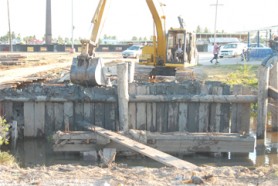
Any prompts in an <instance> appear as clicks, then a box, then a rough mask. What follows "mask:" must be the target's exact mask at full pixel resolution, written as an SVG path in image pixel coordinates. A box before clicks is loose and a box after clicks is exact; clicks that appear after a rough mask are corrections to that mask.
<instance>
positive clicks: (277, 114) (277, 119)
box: [268, 61, 278, 131]
mask: <svg viewBox="0 0 278 186" xmlns="http://www.w3.org/2000/svg"><path fill="white" fill-rule="evenodd" d="M268 96H269V97H271V98H273V99H276V101H272V103H273V106H275V107H278V101H277V100H278V63H277V61H276V62H275V63H274V65H273V68H271V70H270V72H269V88H268ZM271 126H272V131H278V109H277V110H273V111H271Z"/></svg>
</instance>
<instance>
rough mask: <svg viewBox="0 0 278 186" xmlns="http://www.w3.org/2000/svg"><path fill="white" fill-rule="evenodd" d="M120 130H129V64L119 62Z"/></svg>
mask: <svg viewBox="0 0 278 186" xmlns="http://www.w3.org/2000/svg"><path fill="white" fill-rule="evenodd" d="M117 75H118V86H117V91H118V103H119V120H120V130H123V131H124V132H127V131H128V99H129V95H128V64H127V63H120V64H117Z"/></svg>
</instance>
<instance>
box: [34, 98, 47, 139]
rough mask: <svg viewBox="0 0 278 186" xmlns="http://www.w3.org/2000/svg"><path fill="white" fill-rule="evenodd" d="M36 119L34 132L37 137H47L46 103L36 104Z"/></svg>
mask: <svg viewBox="0 0 278 186" xmlns="http://www.w3.org/2000/svg"><path fill="white" fill-rule="evenodd" d="M34 106H35V110H34V112H35V113H34V114H35V118H34V122H35V123H34V125H35V126H34V127H35V128H34V130H35V137H44V136H45V103H44V102H39V103H35V105H34Z"/></svg>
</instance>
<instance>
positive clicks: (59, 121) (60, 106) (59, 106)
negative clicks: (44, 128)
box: [53, 103, 64, 131]
mask: <svg viewBox="0 0 278 186" xmlns="http://www.w3.org/2000/svg"><path fill="white" fill-rule="evenodd" d="M53 107H54V130H55V131H58V130H63V129H64V103H54V105H53Z"/></svg>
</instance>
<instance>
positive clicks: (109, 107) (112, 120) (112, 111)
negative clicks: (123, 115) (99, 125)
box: [104, 103, 116, 131]
mask: <svg viewBox="0 0 278 186" xmlns="http://www.w3.org/2000/svg"><path fill="white" fill-rule="evenodd" d="M104 118H105V128H106V129H108V130H113V131H115V130H116V105H115V104H114V103H106V104H105V116H104Z"/></svg>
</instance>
